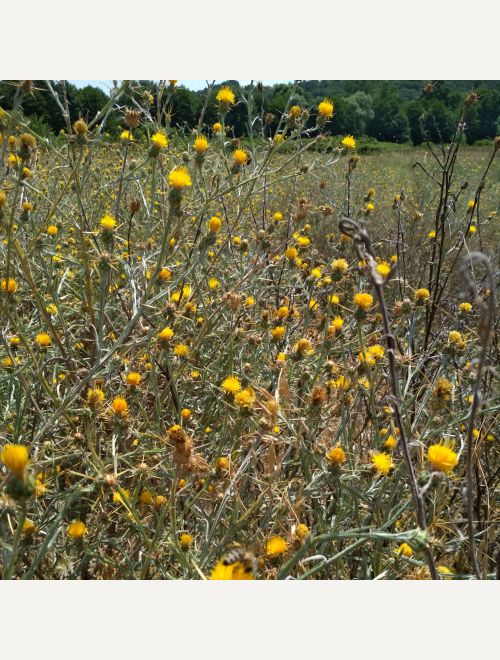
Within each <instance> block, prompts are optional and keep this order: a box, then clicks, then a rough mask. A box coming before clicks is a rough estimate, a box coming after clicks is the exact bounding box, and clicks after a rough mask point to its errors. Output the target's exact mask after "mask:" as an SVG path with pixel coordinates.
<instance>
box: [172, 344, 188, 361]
mask: <svg viewBox="0 0 500 660" xmlns="http://www.w3.org/2000/svg"><path fill="white" fill-rule="evenodd" d="M173 353H174V355H175V356H176V357H181V358H183V357H186V356H187V355H188V353H189V348H188V347H187V346H186V344H176V345H175V346H174V349H173Z"/></svg>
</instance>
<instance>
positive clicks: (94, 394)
mask: <svg viewBox="0 0 500 660" xmlns="http://www.w3.org/2000/svg"><path fill="white" fill-rule="evenodd" d="M103 401H104V392H103V391H102V390H101V388H100V387H94V388H92V387H89V389H88V390H87V403H88V405H89V406H91V407H93V408H97V407H99V406H100V405H101V403H102V402H103Z"/></svg>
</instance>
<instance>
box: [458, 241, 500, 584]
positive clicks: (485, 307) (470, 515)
mask: <svg viewBox="0 0 500 660" xmlns="http://www.w3.org/2000/svg"><path fill="white" fill-rule="evenodd" d="M475 264H477V265H480V264H481V265H483V266H484V267H485V268H486V277H487V280H488V284H489V295H488V296H485V298H486V300H485V299H484V298H482V297H481V296H480V295H479V294H478V293H477V290H476V286H475V284H474V279H473V277H472V275H471V273H470V269H471V268H472V267H473V266H474V265H475ZM460 270H461V273H462V276H463V278H464V280H465V283H466V285H467V287H468V288H469V290H470V291H471V293H472V295H473V296H474V298H475V303H476V304H477V306H478V307H479V311H480V319H479V339H480V341H481V355H480V357H479V362H478V365H477V372H476V381H475V383H474V390H473V396H472V407H471V411H470V415H469V423H468V426H467V453H466V461H467V465H466V480H467V485H466V488H465V489H464V495H465V504H466V508H467V528H468V535H469V546H470V553H471V561H472V567H473V569H474V573H475V575H476V578H477V579H478V580H480V579H481V570H480V567H479V562H478V558H477V551H476V538H475V535H474V507H473V499H474V497H473V495H474V474H473V467H474V466H473V460H474V439H473V431H474V420H475V417H476V413H477V410H478V408H479V405H480V403H481V378H482V375H483V370H484V366H485V362H486V354H487V352H488V345H489V342H490V336H491V330H492V325H493V316H494V311H495V310H494V306H495V278H494V276H493V269H492V267H491V263H490V260H489V259H488V257H487V256H486V255H484V254H483V253H482V252H471V253H470V254H469V255H468V256H467V257H465V258H464V260H463V262H462V266H461V269H460Z"/></svg>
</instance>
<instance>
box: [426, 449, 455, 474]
mask: <svg viewBox="0 0 500 660" xmlns="http://www.w3.org/2000/svg"><path fill="white" fill-rule="evenodd" d="M427 458H428V460H429V463H430V464H431V465H432V468H433V470H437V471H438V472H444V474H449V473H450V472H451V471H452V470H453V469H454V468H455V467H456V465H457V463H458V456H457V454H456V453H455V452H454V451H453V449H451V448H450V447H449V446H448V445H446V444H444V443H438V444H434V445H431V446H430V447H429V449H428V450H427Z"/></svg>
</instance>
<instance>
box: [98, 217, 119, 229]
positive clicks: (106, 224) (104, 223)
mask: <svg viewBox="0 0 500 660" xmlns="http://www.w3.org/2000/svg"><path fill="white" fill-rule="evenodd" d="M101 227H102V228H103V230H104V231H113V229H114V228H115V227H116V220H115V219H114V218H113V217H112V216H111V215H105V216H104V217H103V218H102V220H101Z"/></svg>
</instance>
